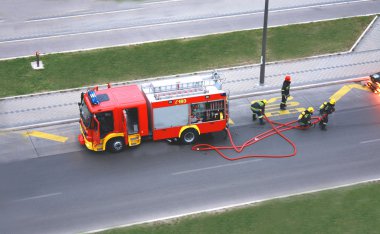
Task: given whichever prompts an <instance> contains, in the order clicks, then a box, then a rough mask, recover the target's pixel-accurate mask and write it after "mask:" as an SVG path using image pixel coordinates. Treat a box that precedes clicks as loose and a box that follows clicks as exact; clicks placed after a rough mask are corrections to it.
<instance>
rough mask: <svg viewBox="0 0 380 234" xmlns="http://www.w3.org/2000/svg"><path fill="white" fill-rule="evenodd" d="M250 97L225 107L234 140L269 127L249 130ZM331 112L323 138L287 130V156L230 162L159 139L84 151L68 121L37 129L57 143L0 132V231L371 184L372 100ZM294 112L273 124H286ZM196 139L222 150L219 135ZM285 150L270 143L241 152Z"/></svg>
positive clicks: (374, 174)
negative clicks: (113, 150) (121, 148)
mask: <svg viewBox="0 0 380 234" xmlns="http://www.w3.org/2000/svg"><path fill="white" fill-rule="evenodd" d="M341 87H342V85H339V86H338V85H335V86H329V87H323V88H318V89H309V90H303V91H296V92H292V93H291V94H292V96H294V99H293V100H291V101H292V102H293V105H294V106H293V107H290V108H289V109H290V110H291V109H293V108H296V107H307V106H310V105H312V106H314V107H317V106H319V105H320V104H321V103H322V102H323V101H324V100H326V99H327V98H328V97H330V96H331V95H333V94H334V93H335V92H336V91H337V90H339V89H340V88H341ZM264 97H265V98H267V99H270V98H273V97H276V95H270V96H264ZM256 98H262V97H256ZM251 100H252V98H249V99H239V100H233V101H231V104H230V108H231V109H230V110H231V118H232V119H233V121H234V122H235V124H234V125H233V126H232V127H231V131H232V133H233V137H234V140H235V141H236V142H238V143H241V142H243V141H245V140H246V139H249V138H251V137H253V136H255V135H257V134H259V133H261V132H263V131H265V130H268V129H269V128H270V127H269V126H268V125H265V126H260V125H258V124H257V123H252V121H251V115H250V111H249V108H248V105H249V102H250V101H251ZM297 103H298V104H297ZM278 105H279V103H277V102H275V103H273V104H271V105H269V106H268V110H267V113H271V114H272V115H275V114H276V113H278ZM336 108H337V111H336V112H335V113H334V114H332V115H331V117H330V125H329V126H328V130H327V131H320V130H319V129H318V128H312V129H308V130H294V131H289V132H286V136H288V137H289V138H290V139H291V140H293V141H294V142H295V144H296V146H297V149H298V153H297V155H296V156H295V157H293V158H287V159H247V160H240V161H235V162H230V161H226V160H224V159H222V158H221V157H219V156H218V155H217V154H216V153H213V152H207V153H205V152H195V151H191V149H190V146H180V145H169V144H168V143H166V142H144V143H143V144H142V145H141V146H139V147H137V148H134V149H128V150H126V151H125V152H123V153H121V154H113V155H110V154H108V153H92V152H89V151H87V150H85V149H83V148H81V147H80V146H79V145H78V143H77V142H76V134H78V132H79V131H78V126H77V125H76V124H71V125H66V126H56V127H49V128H45V129H36V130H39V131H45V132H49V133H52V134H61V135H64V136H66V137H69V140H68V141H67V142H66V143H60V142H52V141H48V140H46V139H40V138H34V137H25V136H23V133H24V132H13V133H9V134H5V135H2V136H0V139H1V141H0V142H2V145H1V149H0V159H1V161H0V162H1V163H0V185H1V186H0V210H1V212H0V233H77V232H82V231H89V230H93V229H99V228H105V227H110V226H115V225H122V224H131V223H135V222H141V221H146V220H151V219H158V218H162V217H168V216H173V215H179V214H184V213H189V212H196V211H201V210H205V209H212V208H215V207H221V206H228V205H233V204H240V203H245V202H251V201H256V200H260V199H267V198H271V197H277V196H283V195H289V194H294V193H300V192H305V191H310V190H316V189H323V188H329V187H332V186H337V185H342V184H347V183H354V182H359V181H363V180H369V179H375V178H379V177H380V170H379V168H380V158H379V155H378V149H379V147H378V143H379V141H380V138H379V131H380V122H379V118H378V116H379V114H380V96H377V95H375V94H373V93H370V92H367V91H363V90H359V89H352V90H351V91H350V92H348V93H347V94H346V95H344V96H343V97H342V98H341V99H340V100H339V101H338V102H337V105H336ZM297 115H298V114H297V113H293V114H290V115H278V116H274V117H273V118H272V119H273V120H278V121H281V122H287V121H290V120H294V119H295V118H296V116H297ZM29 131H31V130H29ZM200 141H201V142H202V143H205V142H208V143H213V144H220V145H225V144H227V143H228V140H227V139H225V137H224V134H223V133H219V134H213V135H211V136H207V137H203V138H202V139H201V140H200ZM7 146H8V147H7ZM9 147H13V148H14V150H13V152H12V154H11V155H9V151H10V149H9ZM64 152H66V153H64ZM289 152H291V148H290V146H289V145H288V144H287V143H286V142H285V141H284V140H282V139H281V138H280V137H278V136H273V137H271V138H268V139H266V140H264V141H262V142H260V143H258V144H256V145H255V146H253V147H251V148H249V149H247V150H246V151H244V153H246V154H250V153H255V154H257V153H268V154H288V153H289ZM9 156H11V157H12V158H10V157H9Z"/></svg>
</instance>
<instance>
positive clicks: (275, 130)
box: [192, 115, 321, 161]
mask: <svg viewBox="0 0 380 234" xmlns="http://www.w3.org/2000/svg"><path fill="white" fill-rule="evenodd" d="M264 117H265V119H266V121H267V122H268V123H269V124H270V125H271V126H272V129H271V130H268V131H266V132H263V133H261V134H259V135H257V136H255V137H253V138H251V139H249V140H247V141H246V142H244V143H243V144H242V145H240V146H236V145H235V143H234V141H233V139H232V136H231V132H230V130H229V129H228V128H226V131H227V134H228V137H229V140H230V143H231V146H213V145H209V144H197V145H195V146H193V147H192V150H196V151H207V150H215V151H216V152H217V153H218V154H219V155H220V156H222V157H223V158H225V159H227V160H230V161H235V160H240V159H245V158H288V157H293V156H295V155H296V154H297V147H296V145H295V144H294V142H293V141H291V140H290V139H289V138H287V137H286V136H285V135H284V134H282V132H285V131H289V130H291V129H306V128H309V127H302V126H300V125H293V124H294V123H297V120H294V121H290V122H288V123H279V122H274V121H271V120H270V119H269V118H268V117H266V116H265V115H264ZM312 119H313V120H314V121H313V122H312V124H313V125H315V124H317V123H318V122H319V121H320V120H321V118H320V117H312ZM275 125H278V126H275ZM274 134H278V135H280V136H281V137H282V138H283V139H284V140H285V141H287V142H288V143H289V144H290V145H291V146H292V148H293V152H292V153H291V154H285V155H271V154H252V155H244V156H239V157H229V156H227V155H226V154H224V153H223V152H222V151H223V150H231V149H233V150H235V152H237V153H241V152H242V151H243V150H244V148H245V147H248V146H251V145H253V144H256V143H257V142H259V141H261V140H263V139H265V138H267V137H270V136H272V135H274Z"/></svg>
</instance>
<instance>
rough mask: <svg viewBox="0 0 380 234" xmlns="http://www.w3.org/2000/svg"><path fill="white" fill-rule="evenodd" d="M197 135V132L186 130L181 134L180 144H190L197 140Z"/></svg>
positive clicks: (190, 129) (191, 129)
mask: <svg viewBox="0 0 380 234" xmlns="http://www.w3.org/2000/svg"><path fill="white" fill-rule="evenodd" d="M198 137H199V134H198V132H197V130H195V129H193V128H189V129H186V130H185V131H183V132H182V134H181V142H182V144H186V145H188V144H192V143H195V142H196V141H197V140H198Z"/></svg>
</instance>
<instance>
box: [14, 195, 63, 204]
mask: <svg viewBox="0 0 380 234" xmlns="http://www.w3.org/2000/svg"><path fill="white" fill-rule="evenodd" d="M61 194H62V193H49V194H44V195H39V196H34V197H26V198H22V199H17V200H15V201H17V202H20V201H28V200H34V199H41V198H46V197H52V196H58V195H61Z"/></svg>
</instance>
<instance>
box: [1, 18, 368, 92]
mask: <svg viewBox="0 0 380 234" xmlns="http://www.w3.org/2000/svg"><path fill="white" fill-rule="evenodd" d="M372 18H373V17H372V16H366V17H354V18H346V19H339V20H332V21H324V22H316V23H308V24H300V25H289V26H284V27H276V28H270V29H269V30H268V40H267V61H278V60H284V59H293V58H302V57H307V56H312V55H318V54H325V53H333V52H340V51H346V50H348V49H349V48H350V47H351V46H352V45H353V44H354V42H355V41H356V39H357V38H358V37H359V36H360V34H361V33H362V32H363V31H364V29H365V28H366V27H367V25H368V24H369V23H370V21H371V20H372ZM261 33H262V30H250V31H240V32H232V33H225V34H217V35H210V36H203V37H196V38H191V39H180V40H168V41H161V42H154V43H146V44H140V45H131V46H125V47H113V48H107V49H99V50H92V51H83V52H75V53H62V54H50V55H45V56H42V58H41V59H42V61H43V63H44V66H45V69H44V70H36V71H35V70H32V68H31V66H30V62H32V61H34V60H35V58H34V57H29V58H20V59H13V60H5V61H0V77H1V79H0V87H2V88H1V89H0V97H5V96H13V95H22V94H28V93H35V92H42V91H52V90H60V89H67V88H75V87H82V86H89V85H94V84H104V83H108V82H117V81H126V80H134V79H141V78H147V77H156V76H163V75H171V74H179V73H187V72H194V71H199V70H206V69H215V68H222V67H229V66H235V65H244V64H252V63H258V62H259V60H260V56H261Z"/></svg>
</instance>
